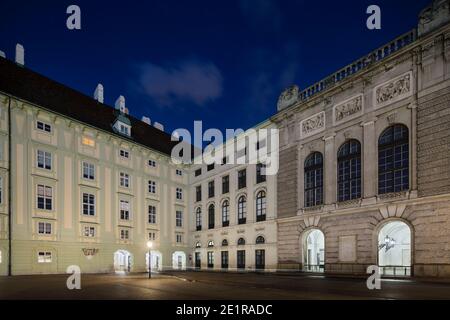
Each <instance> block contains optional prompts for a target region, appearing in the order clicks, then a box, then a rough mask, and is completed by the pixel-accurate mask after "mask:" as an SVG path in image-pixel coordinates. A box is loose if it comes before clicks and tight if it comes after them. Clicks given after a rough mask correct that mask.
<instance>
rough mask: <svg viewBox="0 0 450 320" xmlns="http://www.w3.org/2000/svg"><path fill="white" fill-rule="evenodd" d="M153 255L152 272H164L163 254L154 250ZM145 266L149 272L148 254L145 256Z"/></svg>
mask: <svg viewBox="0 0 450 320" xmlns="http://www.w3.org/2000/svg"><path fill="white" fill-rule="evenodd" d="M150 252H151V255H152V259H151V261H152V272H155V271H162V254H161V252H159V251H156V250H152V251H150ZM145 266H146V268H147V271H148V252H147V253H146V254H145Z"/></svg>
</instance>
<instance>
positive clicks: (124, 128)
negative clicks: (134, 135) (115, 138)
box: [119, 124, 130, 158]
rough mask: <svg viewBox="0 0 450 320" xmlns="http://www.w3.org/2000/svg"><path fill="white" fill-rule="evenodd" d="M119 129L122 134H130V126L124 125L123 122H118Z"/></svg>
mask: <svg viewBox="0 0 450 320" xmlns="http://www.w3.org/2000/svg"><path fill="white" fill-rule="evenodd" d="M119 130H120V133H121V134H124V135H127V136H129V135H130V127H129V126H126V125H124V124H119ZM127 158H128V157H127Z"/></svg>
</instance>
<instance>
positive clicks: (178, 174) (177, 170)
mask: <svg viewBox="0 0 450 320" xmlns="http://www.w3.org/2000/svg"><path fill="white" fill-rule="evenodd" d="M175 173H176V175H177V176H180V177H181V176H182V175H183V171H182V170H180V169H176V170H175Z"/></svg>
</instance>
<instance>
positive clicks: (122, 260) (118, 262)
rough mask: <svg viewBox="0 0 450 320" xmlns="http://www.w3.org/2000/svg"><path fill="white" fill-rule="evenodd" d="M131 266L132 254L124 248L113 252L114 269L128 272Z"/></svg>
mask: <svg viewBox="0 0 450 320" xmlns="http://www.w3.org/2000/svg"><path fill="white" fill-rule="evenodd" d="M131 266H132V256H131V253H129V252H128V251H126V250H117V251H116V252H115V253H114V271H115V272H130V271H131Z"/></svg>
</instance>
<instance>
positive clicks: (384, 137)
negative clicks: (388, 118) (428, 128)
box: [378, 124, 409, 194]
mask: <svg viewBox="0 0 450 320" xmlns="http://www.w3.org/2000/svg"><path fill="white" fill-rule="evenodd" d="M408 189H409V139H408V128H407V127H406V126H404V125H401V124H396V125H393V126H390V127H389V128H387V129H386V130H384V131H383V133H382V134H381V135H380V138H379V139H378V193H379V194H383V193H389V192H399V191H403V190H408Z"/></svg>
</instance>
